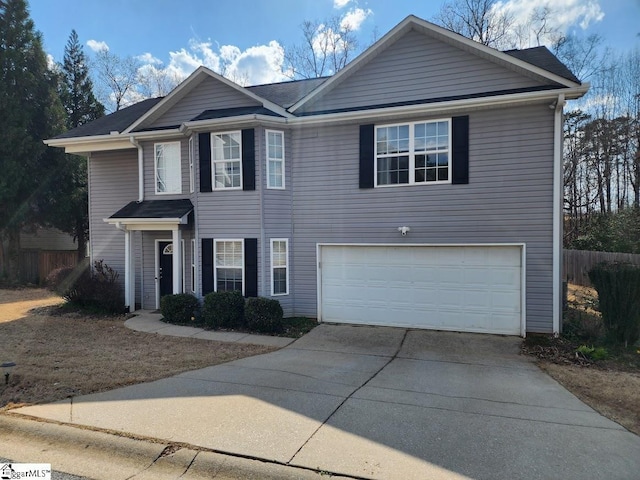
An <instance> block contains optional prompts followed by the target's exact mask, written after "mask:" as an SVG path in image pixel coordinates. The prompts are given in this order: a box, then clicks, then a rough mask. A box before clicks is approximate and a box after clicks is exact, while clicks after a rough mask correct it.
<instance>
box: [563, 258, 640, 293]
mask: <svg viewBox="0 0 640 480" xmlns="http://www.w3.org/2000/svg"><path fill="white" fill-rule="evenodd" d="M602 262H609V263H631V264H633V265H640V255H638V254H633V253H612V252H593V251H590V250H564V255H563V265H562V278H563V279H565V280H568V281H569V283H574V284H576V285H583V286H585V287H590V286H591V282H590V281H589V273H588V272H589V270H591V268H593V267H594V266H595V265H597V264H598V263H602Z"/></svg>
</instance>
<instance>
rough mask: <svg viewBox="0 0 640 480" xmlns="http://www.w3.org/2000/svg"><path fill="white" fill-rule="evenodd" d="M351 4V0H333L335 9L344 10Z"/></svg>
mask: <svg viewBox="0 0 640 480" xmlns="http://www.w3.org/2000/svg"><path fill="white" fill-rule="evenodd" d="M349 2H351V0H333V8H337V9H340V8H344V7H346V6H347V5H349Z"/></svg>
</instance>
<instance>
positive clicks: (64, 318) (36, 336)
mask: <svg viewBox="0 0 640 480" xmlns="http://www.w3.org/2000/svg"><path fill="white" fill-rule="evenodd" d="M61 302H62V300H61V299H60V298H58V297H54V296H51V294H50V292H48V291H46V290H41V289H19V290H0V342H1V344H2V348H1V349H0V362H5V361H14V362H16V363H17V367H16V368H15V371H14V373H12V374H11V377H10V380H9V385H8V386H5V385H4V378H1V379H0V410H3V409H7V408H12V407H16V406H21V405H25V404H34V403H43V402H51V401H55V400H60V399H64V398H66V397H69V396H75V395H82V394H87V393H94V392H99V391H104V390H109V389H112V388H116V387H121V386H125V385H131V384H134V383H140V382H148V381H152V380H157V379H159V378H164V377H168V376H171V375H175V374H177V373H180V372H184V371H187V370H193V369H197V368H203V367H207V366H210V365H216V364H219V363H224V362H229V361H231V360H236V359H239V358H243V357H248V356H252V355H258V354H261V353H267V352H270V351H273V350H275V349H274V348H271V347H262V346H257V345H246V344H235V343H225V342H214V341H207V340H198V339H191V338H181V337H167V336H161V335H156V334H149V333H143V332H136V331H133V330H130V329H128V328H126V327H125V326H124V320H125V318H124V317H117V318H109V317H107V318H105V317H87V316H83V315H80V314H78V313H67V314H65V315H52V314H51V312H49V310H52V309H46V308H37V307H45V306H50V305H56V304H59V303H61ZM34 308H35V309H36V310H33V311H31V312H30V310H32V309H34Z"/></svg>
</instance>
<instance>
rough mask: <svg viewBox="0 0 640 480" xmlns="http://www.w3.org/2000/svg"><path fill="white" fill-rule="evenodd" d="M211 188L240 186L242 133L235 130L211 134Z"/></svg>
mask: <svg viewBox="0 0 640 480" xmlns="http://www.w3.org/2000/svg"><path fill="white" fill-rule="evenodd" d="M211 161H212V163H213V168H212V170H213V188H214V190H215V189H225V188H242V135H241V132H240V131H237V132H223V133H212V134H211Z"/></svg>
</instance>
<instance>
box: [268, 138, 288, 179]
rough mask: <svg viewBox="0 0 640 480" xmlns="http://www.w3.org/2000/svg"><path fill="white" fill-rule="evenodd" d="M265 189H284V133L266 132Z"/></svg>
mask: <svg viewBox="0 0 640 480" xmlns="http://www.w3.org/2000/svg"><path fill="white" fill-rule="evenodd" d="M266 136H267V139H266V144H267V188H284V133H283V132H278V131H274V130H266Z"/></svg>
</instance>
